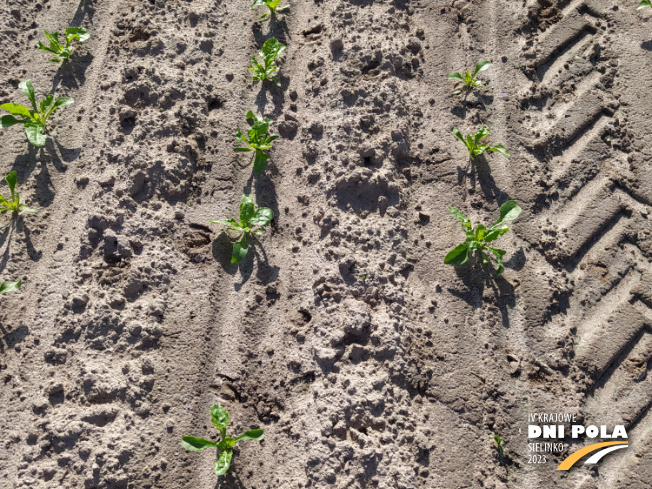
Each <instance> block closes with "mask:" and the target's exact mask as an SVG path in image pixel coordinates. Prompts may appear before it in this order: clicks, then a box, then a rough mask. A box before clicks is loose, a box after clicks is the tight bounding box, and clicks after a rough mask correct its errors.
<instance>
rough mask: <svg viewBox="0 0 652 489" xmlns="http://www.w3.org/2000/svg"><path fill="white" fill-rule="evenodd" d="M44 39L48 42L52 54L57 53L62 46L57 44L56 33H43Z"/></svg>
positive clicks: (57, 37)
mask: <svg viewBox="0 0 652 489" xmlns="http://www.w3.org/2000/svg"><path fill="white" fill-rule="evenodd" d="M45 38H46V39H47V40H48V41H49V43H50V48H52V51H53V52H59V51H60V50H61V47H62V46H61V44H60V43H59V33H58V32H53V33H52V34H50V33H49V32H48V31H45Z"/></svg>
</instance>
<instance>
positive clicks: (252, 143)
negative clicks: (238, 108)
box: [234, 110, 279, 173]
mask: <svg viewBox="0 0 652 489" xmlns="http://www.w3.org/2000/svg"><path fill="white" fill-rule="evenodd" d="M247 121H250V123H251V127H250V128H249V130H248V131H247V135H246V136H245V135H244V134H242V131H241V130H240V129H239V128H238V130H237V131H236V133H235V136H236V137H237V138H238V139H239V140H240V141H242V142H243V143H247V144H248V146H238V147H237V148H234V149H235V151H237V152H246V151H255V152H256V154H255V156H254V171H255V172H256V173H262V172H263V170H264V169H265V167H266V166H267V160H268V159H269V156H268V155H267V154H266V153H265V151H266V150H268V149H270V148H271V147H272V141H274V140H275V139H278V138H279V136H268V133H269V124H270V122H272V120H271V119H268V118H267V117H265V118H264V119H263V118H262V117H256V116H255V115H254V112H253V110H250V111H249V112H247Z"/></svg>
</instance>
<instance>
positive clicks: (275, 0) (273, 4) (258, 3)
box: [251, 0, 290, 19]
mask: <svg viewBox="0 0 652 489" xmlns="http://www.w3.org/2000/svg"><path fill="white" fill-rule="evenodd" d="M279 3H281V0H254V3H252V4H251V8H252V9H253V8H256V7H262V6H265V7H268V8H269V13H266V14H263V15H261V16H260V18H261V19H264V18H265V17H267V16H268V15H269V16H270V17H271V16H273V15H275V14H276V13H277V12H278V13H281V12H285V11H286V10H287V9H289V8H290V6H289V5H284V6H282V7H279V6H278V4H279Z"/></svg>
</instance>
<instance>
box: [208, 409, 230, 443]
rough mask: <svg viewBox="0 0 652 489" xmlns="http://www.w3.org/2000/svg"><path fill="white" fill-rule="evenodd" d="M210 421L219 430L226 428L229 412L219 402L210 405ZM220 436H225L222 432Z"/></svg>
mask: <svg viewBox="0 0 652 489" xmlns="http://www.w3.org/2000/svg"><path fill="white" fill-rule="evenodd" d="M211 423H212V424H213V426H215V427H216V428H217V429H218V430H220V431H221V432H223V431H224V430H226V425H228V424H229V413H227V412H226V409H224V408H223V407H222V406H220V405H219V404H213V405H212V406H211ZM222 438H226V437H225V436H224V433H222Z"/></svg>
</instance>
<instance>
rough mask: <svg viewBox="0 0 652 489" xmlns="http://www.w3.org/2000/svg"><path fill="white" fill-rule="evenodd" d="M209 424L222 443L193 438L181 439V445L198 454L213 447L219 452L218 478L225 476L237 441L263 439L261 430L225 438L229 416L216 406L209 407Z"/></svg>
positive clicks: (217, 463) (217, 462) (216, 471)
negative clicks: (215, 429)
mask: <svg viewBox="0 0 652 489" xmlns="http://www.w3.org/2000/svg"><path fill="white" fill-rule="evenodd" d="M211 423H212V424H213V426H215V427H216V428H217V429H218V430H220V435H221V436H222V441H220V442H214V441H211V440H207V439H205V438H195V437H194V436H184V437H182V440H183V441H182V442H181V445H182V446H183V448H185V449H186V450H188V451H191V452H200V451H202V450H204V449H206V448H212V447H215V448H217V449H218V450H219V451H220V455H219V457H218V458H217V461H216V462H215V466H214V470H215V475H217V476H220V475H224V474H226V471H227V470H229V467H230V466H231V459H232V458H233V446H234V445H235V444H236V443H238V442H239V441H248V440H254V441H262V440H263V437H264V433H263V430H261V429H258V430H249V431H245V432H244V433H243V434H242V435H240V436H239V437H237V438H231V437H228V436H226V426H227V425H228V424H229V414H228V413H227V412H226V410H225V409H224V408H223V407H222V406H219V405H218V404H213V405H212V406H211Z"/></svg>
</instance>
